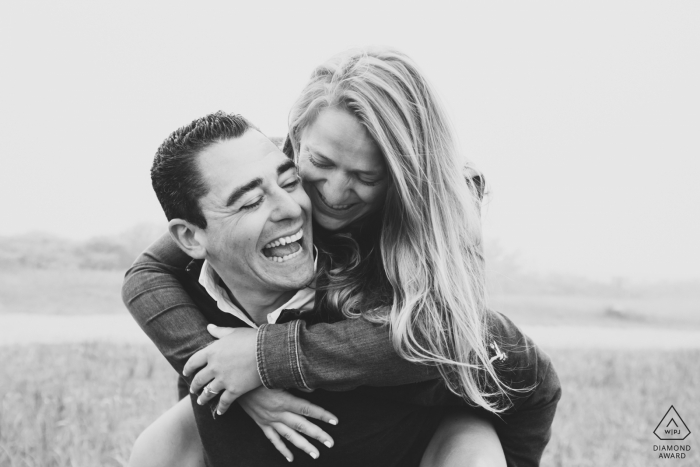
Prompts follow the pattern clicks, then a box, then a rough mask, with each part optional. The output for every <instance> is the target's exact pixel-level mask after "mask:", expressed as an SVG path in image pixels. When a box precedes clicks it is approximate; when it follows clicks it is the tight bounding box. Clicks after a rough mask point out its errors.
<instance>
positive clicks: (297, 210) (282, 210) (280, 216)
mask: <svg viewBox="0 0 700 467" xmlns="http://www.w3.org/2000/svg"><path fill="white" fill-rule="evenodd" d="M301 213H302V209H301V206H300V205H299V203H298V202H297V201H296V200H295V199H294V198H293V197H292V195H291V194H290V193H288V192H287V191H286V190H284V189H281V188H280V189H279V190H278V192H277V193H276V194H275V208H274V209H273V211H272V220H273V221H275V222H278V221H282V220H285V219H297V218H298V217H300V216H301Z"/></svg>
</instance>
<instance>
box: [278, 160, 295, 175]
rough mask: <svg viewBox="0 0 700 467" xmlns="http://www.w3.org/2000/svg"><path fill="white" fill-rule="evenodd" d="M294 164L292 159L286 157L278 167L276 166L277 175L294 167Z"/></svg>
mask: <svg viewBox="0 0 700 467" xmlns="http://www.w3.org/2000/svg"><path fill="white" fill-rule="evenodd" d="M296 166H297V165H296V164H295V163H294V161H293V160H291V159H287V160H286V161H284V162H282V163H281V164H280V165H279V167H277V175H282V174H283V173H285V172H286V171H287V170H289V169H295V168H296Z"/></svg>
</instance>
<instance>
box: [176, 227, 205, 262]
mask: <svg viewBox="0 0 700 467" xmlns="http://www.w3.org/2000/svg"><path fill="white" fill-rule="evenodd" d="M168 232H170V236H171V237H172V239H173V241H174V242H175V243H177V246H179V247H180V249H181V250H182V251H184V252H185V253H186V254H187V255H188V256H190V257H191V258H194V259H204V258H205V256H206V254H207V249H206V245H205V244H203V243H202V240H204V239H205V238H206V235H203V233H204V229H203V228H201V227H197V226H196V225H194V224H192V223H191V222H187V221H186V220H183V219H172V220H170V222H168Z"/></svg>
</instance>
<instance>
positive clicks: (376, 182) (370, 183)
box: [357, 177, 384, 186]
mask: <svg viewBox="0 0 700 467" xmlns="http://www.w3.org/2000/svg"><path fill="white" fill-rule="evenodd" d="M357 180H358V181H359V182H360V183H362V184H363V185H367V186H377V185H379V184H380V183H381V182H382V180H384V179H383V178H380V179H379V180H363V179H362V178H359V177H358V179H357Z"/></svg>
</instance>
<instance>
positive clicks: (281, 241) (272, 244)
mask: <svg viewBox="0 0 700 467" xmlns="http://www.w3.org/2000/svg"><path fill="white" fill-rule="evenodd" d="M302 230H303V229H300V230H299V232H297V233H295V234H294V235H290V236H289V237H282V238H278V239H277V240H275V241H274V242H270V243H268V244H267V245H265V246H264V247H263V248H274V247H276V246H280V245H286V244H287V243H292V242H296V241H297V240H300V239H301V237H302V236H303V235H304V234H303V232H302Z"/></svg>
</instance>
